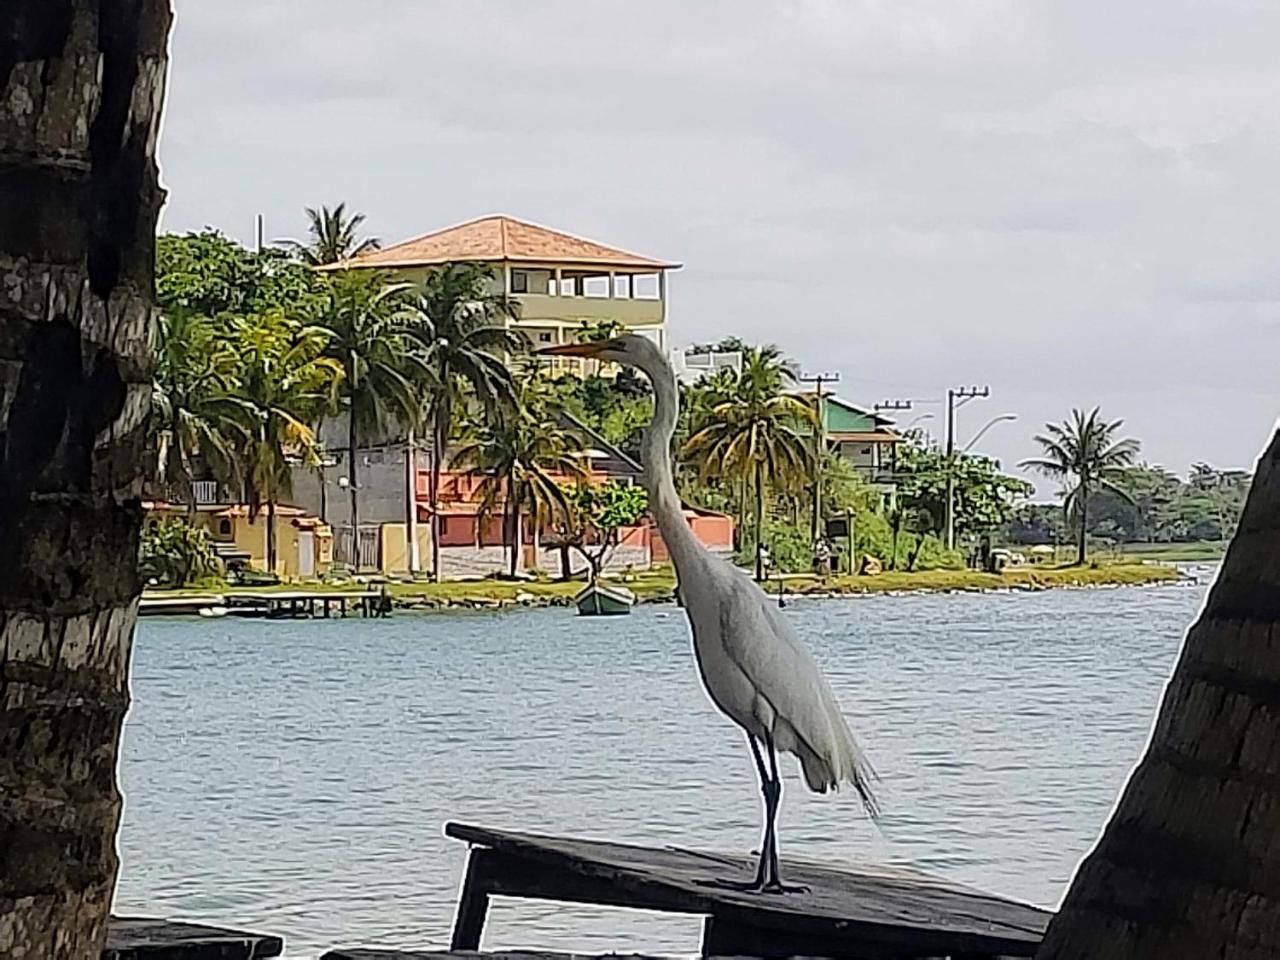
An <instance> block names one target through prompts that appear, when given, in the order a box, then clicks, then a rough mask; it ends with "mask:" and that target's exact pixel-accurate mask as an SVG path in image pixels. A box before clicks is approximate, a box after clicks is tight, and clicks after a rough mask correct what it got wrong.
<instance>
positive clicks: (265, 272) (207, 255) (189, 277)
mask: <svg viewBox="0 0 1280 960" xmlns="http://www.w3.org/2000/svg"><path fill="white" fill-rule="evenodd" d="M314 296H315V274H314V273H313V271H312V270H311V269H310V268H308V267H307V266H305V265H303V264H301V263H298V262H297V261H295V260H293V259H291V258H290V257H289V255H288V254H287V253H285V252H284V251H282V250H276V249H272V248H268V249H265V250H262V251H261V252H256V251H253V250H249V249H247V248H245V247H242V246H241V245H240V244H238V243H236V242H235V241H234V240H232V239H231V238H229V237H227V236H225V235H223V234H221V233H219V232H217V231H216V230H206V231H203V232H201V233H188V234H185V235H182V236H177V235H174V234H165V235H163V236H161V237H158V238H157V239H156V305H157V306H158V307H159V309H160V313H161V314H162V315H164V316H169V317H173V316H181V315H191V314H195V315H198V316H201V317H206V318H210V319H216V318H221V317H225V316H228V315H230V316H245V315H247V314H250V313H260V312H263V311H267V310H273V309H281V308H285V307H288V308H289V309H290V310H291V311H292V312H295V313H298V312H302V313H305V312H306V311H307V310H308V309H309V308H310V306H311V303H312V299H313V297H314Z"/></svg>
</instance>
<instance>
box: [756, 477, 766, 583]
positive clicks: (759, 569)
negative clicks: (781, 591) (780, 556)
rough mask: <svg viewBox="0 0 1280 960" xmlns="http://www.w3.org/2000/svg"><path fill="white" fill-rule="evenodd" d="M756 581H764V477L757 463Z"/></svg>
mask: <svg viewBox="0 0 1280 960" xmlns="http://www.w3.org/2000/svg"><path fill="white" fill-rule="evenodd" d="M755 474H756V476H755V481H756V516H755V521H756V524H755V525H756V580H759V581H763V580H764V477H763V475H762V471H761V467H760V462H759V461H756V471H755Z"/></svg>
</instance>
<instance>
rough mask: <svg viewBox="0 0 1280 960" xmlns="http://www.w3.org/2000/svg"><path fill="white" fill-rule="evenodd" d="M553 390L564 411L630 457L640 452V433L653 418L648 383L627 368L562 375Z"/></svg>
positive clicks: (555, 382) (651, 399)
mask: <svg viewBox="0 0 1280 960" xmlns="http://www.w3.org/2000/svg"><path fill="white" fill-rule="evenodd" d="M554 389H555V391H556V393H557V394H558V395H559V398H560V402H561V404H562V405H563V408H564V410H565V412H566V413H568V414H569V415H570V416H572V417H573V418H574V419H576V420H578V421H580V422H581V423H583V424H585V425H586V426H588V427H590V428H591V429H592V430H594V431H595V432H596V433H598V434H600V436H602V437H604V438H605V439H606V440H608V441H609V442H610V443H611V444H613V445H614V446H616V447H618V448H619V449H621V450H622V451H624V452H625V453H627V454H629V455H630V456H633V457H634V456H637V455H638V454H639V451H640V436H641V433H642V432H643V429H644V427H645V425H646V424H648V422H649V420H650V419H651V418H652V417H653V392H652V390H651V389H650V388H649V382H648V381H647V380H646V379H644V378H643V377H641V376H638V375H637V374H636V373H635V372H634V371H633V370H631V369H630V368H629V367H623V368H621V369H620V370H619V372H618V375H617V376H616V377H602V376H599V375H592V376H585V377H577V376H572V375H567V376H562V377H559V378H557V379H556V380H555V381H554Z"/></svg>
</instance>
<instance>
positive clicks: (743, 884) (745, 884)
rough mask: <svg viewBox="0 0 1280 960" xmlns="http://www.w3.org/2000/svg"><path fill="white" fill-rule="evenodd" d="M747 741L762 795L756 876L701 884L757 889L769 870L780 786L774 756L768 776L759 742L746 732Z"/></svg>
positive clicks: (705, 881) (762, 886) (760, 888)
mask: <svg viewBox="0 0 1280 960" xmlns="http://www.w3.org/2000/svg"><path fill="white" fill-rule="evenodd" d="M747 743H749V744H750V745H751V755H752V757H754V758H755V761H756V773H757V774H759V776H760V793H761V794H762V795H763V796H764V839H763V840H762V841H761V843H760V861H759V864H758V865H757V867H756V877H755V879H754V880H700V881H698V882H699V883H700V884H701V885H703V886H707V887H725V888H727V889H730V890H749V891H759V890H763V889H764V887H765V881H766V879H767V873H768V870H769V850H770V849H771V848H772V847H773V846H774V836H773V817H772V816H771V814H770V810H771V809H772V810H773V811H775V812H776V810H777V800H776V798H777V796H778V795H779V794H780V793H781V786H780V785H778V786H775V784H774V778H775V777H776V775H777V769H776V768H777V759H776V758H775V760H774V768H775V769H774V776H770V774H769V768H768V767H767V766H765V762H764V755H763V754H762V753H761V752H760V742H759V741H758V740H756V738H755V737H753V736H752V735H751V734H749V733H748V734H747ZM771 798H773V799H771Z"/></svg>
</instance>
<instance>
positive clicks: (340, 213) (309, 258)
mask: <svg viewBox="0 0 1280 960" xmlns="http://www.w3.org/2000/svg"><path fill="white" fill-rule="evenodd" d="M346 211H347V205H346V204H345V203H340V204H338V205H337V206H336V207H334V208H333V209H332V210H330V209H329V208H328V207H321V208H320V209H319V210H313V209H312V208H311V207H307V219H308V220H309V221H311V222H310V225H309V227H308V232H309V233H310V234H311V239H310V240H309V241H308V242H307V243H302V242H301V241H298V240H287V241H285V246H287V247H288V248H289V249H291V250H292V251H293V252H294V254H295V255H296V256H297V257H298V258H299V259H300V260H302V262H303V263H306V264H307V265H309V266H312V267H319V266H323V265H324V264H327V263H342V262H343V261H345V260H350V259H351V258H352V257H358V256H360V254H362V253H368V252H369V251H370V250H377V249H378V241H377V240H376V239H375V238H373V237H366V238H364V239H363V240H362V239H361V238H360V234H359V231H360V225H361V224H362V223H364V220H365V217H364V214H363V213H353V214H352V215H351V216H347V212H346Z"/></svg>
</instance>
